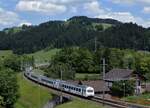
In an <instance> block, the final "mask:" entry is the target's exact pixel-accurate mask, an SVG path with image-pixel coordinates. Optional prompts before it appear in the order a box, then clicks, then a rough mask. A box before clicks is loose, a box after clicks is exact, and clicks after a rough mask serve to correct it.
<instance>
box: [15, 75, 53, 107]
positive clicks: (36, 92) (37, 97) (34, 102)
mask: <svg viewBox="0 0 150 108" xmlns="http://www.w3.org/2000/svg"><path fill="white" fill-rule="evenodd" d="M18 83H19V87H20V88H19V92H20V98H19V99H18V101H17V103H16V104H15V108H42V106H43V105H44V104H45V103H46V102H47V101H48V100H49V99H51V98H52V95H51V94H50V92H49V91H48V89H46V88H43V87H41V86H38V85H36V84H33V83H32V82H30V81H28V80H25V79H24V78H23V76H22V74H18Z"/></svg>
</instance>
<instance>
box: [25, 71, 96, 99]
mask: <svg viewBox="0 0 150 108" xmlns="http://www.w3.org/2000/svg"><path fill="white" fill-rule="evenodd" d="M24 75H25V76H26V77H27V78H29V79H31V80H33V81H35V82H38V83H40V84H43V85H45V86H48V87H51V88H55V89H58V90H61V91H64V92H67V93H71V94H75V95H78V96H82V97H93V96H94V88H93V87H90V86H87V85H79V84H72V83H69V82H67V81H63V80H58V79H51V78H48V77H46V76H43V75H37V74H36V73H34V72H32V71H26V72H24Z"/></svg>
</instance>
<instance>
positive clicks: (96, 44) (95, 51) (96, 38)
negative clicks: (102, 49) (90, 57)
mask: <svg viewBox="0 0 150 108" xmlns="http://www.w3.org/2000/svg"><path fill="white" fill-rule="evenodd" d="M96 51H97V37H95V52H96Z"/></svg>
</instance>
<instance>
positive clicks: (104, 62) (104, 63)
mask: <svg viewBox="0 0 150 108" xmlns="http://www.w3.org/2000/svg"><path fill="white" fill-rule="evenodd" d="M105 65H106V61H105V58H103V80H105V71H106V69H105Z"/></svg>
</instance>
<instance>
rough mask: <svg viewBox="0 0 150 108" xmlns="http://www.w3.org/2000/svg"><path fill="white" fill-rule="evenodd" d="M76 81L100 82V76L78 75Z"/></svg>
mask: <svg viewBox="0 0 150 108" xmlns="http://www.w3.org/2000/svg"><path fill="white" fill-rule="evenodd" d="M75 79H80V80H98V79H100V74H88V73H76V75H75Z"/></svg>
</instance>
